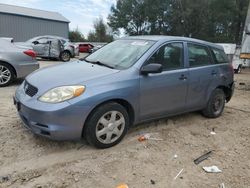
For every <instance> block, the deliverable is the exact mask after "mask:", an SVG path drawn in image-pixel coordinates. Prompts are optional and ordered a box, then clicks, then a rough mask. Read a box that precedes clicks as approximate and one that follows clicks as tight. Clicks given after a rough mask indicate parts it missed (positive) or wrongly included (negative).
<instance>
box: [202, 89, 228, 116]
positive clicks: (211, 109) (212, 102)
mask: <svg viewBox="0 0 250 188" xmlns="http://www.w3.org/2000/svg"><path fill="white" fill-rule="evenodd" d="M225 101H226V99H225V93H224V91H223V90H221V89H215V90H214V91H213V92H212V94H211V96H210V98H209V100H208V103H207V106H206V108H205V109H203V110H202V114H203V115H204V116H205V117H208V118H217V117H219V116H220V115H221V114H222V112H223V110H224V107H225Z"/></svg>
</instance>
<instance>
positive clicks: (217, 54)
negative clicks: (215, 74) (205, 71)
mask: <svg viewBox="0 0 250 188" xmlns="http://www.w3.org/2000/svg"><path fill="white" fill-rule="evenodd" d="M212 53H213V56H214V59H215V63H216V64H221V63H228V62H229V61H228V57H227V55H226V54H225V52H224V51H223V50H219V49H215V48H212Z"/></svg>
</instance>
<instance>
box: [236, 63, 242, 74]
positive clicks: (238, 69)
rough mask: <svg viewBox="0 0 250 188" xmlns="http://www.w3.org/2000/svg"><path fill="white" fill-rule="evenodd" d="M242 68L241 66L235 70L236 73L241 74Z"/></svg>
mask: <svg viewBox="0 0 250 188" xmlns="http://www.w3.org/2000/svg"><path fill="white" fill-rule="evenodd" d="M241 70H242V67H241V66H240V65H239V66H238V68H237V69H236V70H235V73H237V74H240V73H241Z"/></svg>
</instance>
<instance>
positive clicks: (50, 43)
mask: <svg viewBox="0 0 250 188" xmlns="http://www.w3.org/2000/svg"><path fill="white" fill-rule="evenodd" d="M16 44H17V45H19V46H27V47H32V48H33V50H34V51H35V52H36V54H37V57H41V58H48V59H57V60H61V61H64V62H66V61H69V60H70V58H73V57H75V56H78V55H79V49H78V48H77V47H76V46H75V45H74V44H73V43H71V42H70V41H69V40H68V39H65V38H62V37H58V36H52V35H45V36H37V37H34V38H31V39H29V40H27V41H26V42H17V43H16Z"/></svg>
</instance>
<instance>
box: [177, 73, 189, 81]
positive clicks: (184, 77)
mask: <svg viewBox="0 0 250 188" xmlns="http://www.w3.org/2000/svg"><path fill="white" fill-rule="evenodd" d="M186 79H187V77H186V76H185V75H184V74H182V75H181V77H179V80H186Z"/></svg>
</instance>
